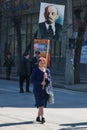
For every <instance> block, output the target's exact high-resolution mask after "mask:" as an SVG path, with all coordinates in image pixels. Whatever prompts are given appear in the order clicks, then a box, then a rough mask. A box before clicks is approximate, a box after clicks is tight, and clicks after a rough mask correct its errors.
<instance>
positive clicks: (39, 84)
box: [31, 57, 51, 124]
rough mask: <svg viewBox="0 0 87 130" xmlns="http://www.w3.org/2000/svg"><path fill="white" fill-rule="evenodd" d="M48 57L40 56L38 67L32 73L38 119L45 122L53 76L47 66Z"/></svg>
mask: <svg viewBox="0 0 87 130" xmlns="http://www.w3.org/2000/svg"><path fill="white" fill-rule="evenodd" d="M46 64H47V63H46V59H45V58H44V57H40V58H39V60H38V67H37V68H35V69H34V70H33V72H32V74H31V82H32V83H33V86H34V88H33V92H34V96H35V102H36V107H37V108H38V115H37V118H36V121H38V122H41V123H42V124H43V123H45V118H44V117H43V115H44V107H46V106H47V100H48V98H49V95H48V94H47V92H46V87H47V86H48V84H49V82H50V80H51V76H50V70H49V69H48V68H46Z"/></svg>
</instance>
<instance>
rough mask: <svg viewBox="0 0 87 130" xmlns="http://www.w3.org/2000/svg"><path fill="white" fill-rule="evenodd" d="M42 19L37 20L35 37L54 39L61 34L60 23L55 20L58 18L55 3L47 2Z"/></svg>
mask: <svg viewBox="0 0 87 130" xmlns="http://www.w3.org/2000/svg"><path fill="white" fill-rule="evenodd" d="M43 15H44V19H45V20H44V21H43V22H39V28H38V31H37V38H42V39H56V40H59V39H60V38H61V36H62V25H61V24H60V23H58V22H56V21H57V20H58V18H59V12H58V9H57V7H56V6H55V5H53V4H49V5H47V6H46V7H45V8H44V13H43Z"/></svg>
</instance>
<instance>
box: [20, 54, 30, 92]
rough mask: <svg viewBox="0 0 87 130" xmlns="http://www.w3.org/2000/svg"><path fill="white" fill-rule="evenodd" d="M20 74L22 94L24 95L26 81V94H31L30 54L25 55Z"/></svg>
mask: <svg viewBox="0 0 87 130" xmlns="http://www.w3.org/2000/svg"><path fill="white" fill-rule="evenodd" d="M18 73H19V87H20V93H24V89H23V85H24V81H25V82H26V92H30V90H29V86H30V73H31V62H30V54H29V53H28V52H26V53H24V55H23V57H22V59H21V62H20V65H19V69H18Z"/></svg>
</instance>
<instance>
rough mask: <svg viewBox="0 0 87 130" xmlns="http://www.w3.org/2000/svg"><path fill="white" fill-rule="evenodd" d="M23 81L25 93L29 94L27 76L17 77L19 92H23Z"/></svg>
mask: <svg viewBox="0 0 87 130" xmlns="http://www.w3.org/2000/svg"><path fill="white" fill-rule="evenodd" d="M24 81H25V82H26V92H29V85H30V79H29V75H26V76H24V75H20V76H19V86H20V92H24V89H23V84H24Z"/></svg>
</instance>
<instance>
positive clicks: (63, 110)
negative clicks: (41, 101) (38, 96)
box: [0, 80, 87, 130]
mask: <svg viewBox="0 0 87 130" xmlns="http://www.w3.org/2000/svg"><path fill="white" fill-rule="evenodd" d="M18 85H19V84H18V82H17V81H6V80H0V130H20V129H21V130H34V129H35V130H87V93H86V92H77V91H71V90H67V89H59V88H54V97H55V103H54V104H48V107H47V108H45V113H44V114H45V117H46V123H45V124H43V125H42V124H39V123H37V122H36V121H35V118H36V116H37V108H35V106H34V104H35V102H34V96H33V93H23V94H20V93H19V86H18ZM30 89H31V91H32V86H30Z"/></svg>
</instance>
